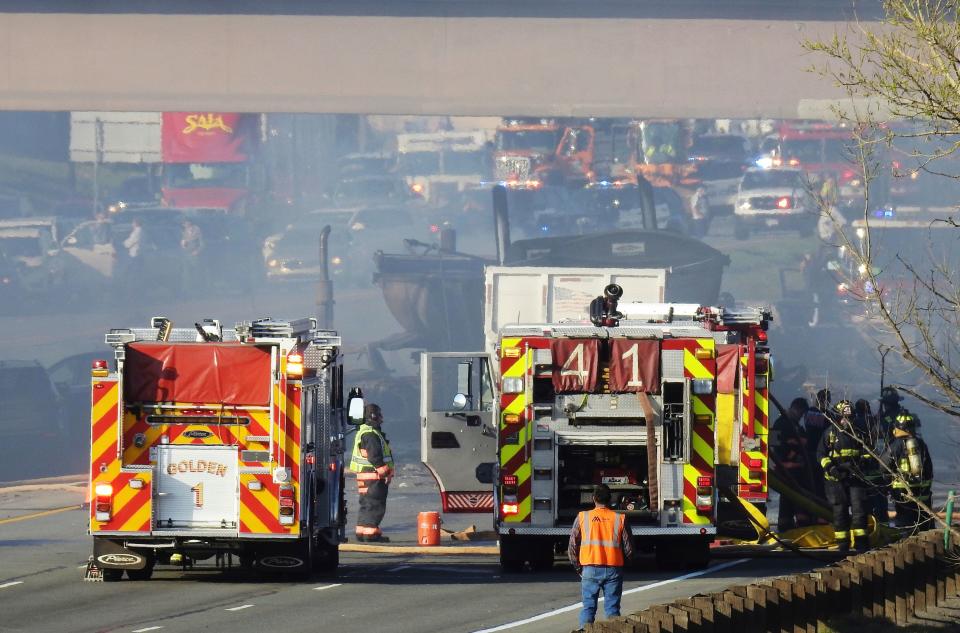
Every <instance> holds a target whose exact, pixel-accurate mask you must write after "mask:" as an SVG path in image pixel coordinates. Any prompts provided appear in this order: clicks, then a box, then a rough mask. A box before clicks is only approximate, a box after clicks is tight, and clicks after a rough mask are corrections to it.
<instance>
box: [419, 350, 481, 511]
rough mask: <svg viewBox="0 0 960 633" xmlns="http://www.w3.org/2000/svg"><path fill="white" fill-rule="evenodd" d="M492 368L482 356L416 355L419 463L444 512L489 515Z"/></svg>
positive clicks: (447, 353)
mask: <svg viewBox="0 0 960 633" xmlns="http://www.w3.org/2000/svg"><path fill="white" fill-rule="evenodd" d="M490 367H491V365H490V357H489V355H488V354H485V353H482V352H478V353H472V354H463V353H455V352H454V353H451V352H438V353H432V354H431V353H424V354H421V355H420V423H421V427H420V459H421V460H422V461H423V463H424V465H425V466H426V467H427V468H429V469H430V472H431V473H432V474H433V477H434V478H435V479H436V480H437V485H438V486H439V487H440V498H441V503H442V504H443V511H444V512H464V513H473V512H477V513H479V512H484V513H485V512H491V511H492V510H493V477H494V466H495V464H496V460H497V433H496V427H495V426H494V424H493V408H494V406H493V405H494V396H495V393H494V389H493V376H492V374H491V372H490ZM455 397H456V399H457V400H458V401H459V402H458V404H454V398H455Z"/></svg>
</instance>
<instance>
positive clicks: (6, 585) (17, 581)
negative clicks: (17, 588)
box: [0, 580, 23, 589]
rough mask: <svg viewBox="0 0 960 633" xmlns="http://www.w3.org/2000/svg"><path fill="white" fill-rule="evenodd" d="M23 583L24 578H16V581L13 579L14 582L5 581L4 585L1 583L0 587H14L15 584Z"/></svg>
mask: <svg viewBox="0 0 960 633" xmlns="http://www.w3.org/2000/svg"><path fill="white" fill-rule="evenodd" d="M22 584H23V581H22V580H14V581H12V582H5V583H3V584H2V585H0V589H6V588H7V587H13V586H14V585H22Z"/></svg>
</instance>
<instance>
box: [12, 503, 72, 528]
mask: <svg viewBox="0 0 960 633" xmlns="http://www.w3.org/2000/svg"><path fill="white" fill-rule="evenodd" d="M82 509H83V506H81V505H72V506H65V507H63V508H54V509H53V510H44V511H43V512H34V513H33V514H24V515H23V516H18V517H10V518H9V519H0V525H5V524H7V523H16V522H17V521H28V520H30V519H39V518H40V517H45V516H50V515H51V514H59V513H61V512H67V511H68V510H82Z"/></svg>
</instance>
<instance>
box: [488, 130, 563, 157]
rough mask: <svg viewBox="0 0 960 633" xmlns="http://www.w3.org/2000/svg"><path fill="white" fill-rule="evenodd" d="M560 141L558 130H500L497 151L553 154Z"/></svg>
mask: <svg viewBox="0 0 960 633" xmlns="http://www.w3.org/2000/svg"><path fill="white" fill-rule="evenodd" d="M559 141H560V139H559V134H558V133H557V131H556V130H500V131H499V132H497V149H498V150H501V151H511V150H525V151H530V152H539V153H541V154H552V153H553V152H554V150H556V149H557V143H558V142H559Z"/></svg>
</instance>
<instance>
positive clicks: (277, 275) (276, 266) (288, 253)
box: [262, 210, 358, 284]
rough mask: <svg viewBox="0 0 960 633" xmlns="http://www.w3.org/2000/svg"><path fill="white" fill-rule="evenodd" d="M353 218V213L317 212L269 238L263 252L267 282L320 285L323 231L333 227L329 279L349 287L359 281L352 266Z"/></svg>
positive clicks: (337, 211) (305, 216) (309, 214)
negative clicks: (299, 282) (340, 281)
mask: <svg viewBox="0 0 960 633" xmlns="http://www.w3.org/2000/svg"><path fill="white" fill-rule="evenodd" d="M353 215H354V212H353V211H340V210H335V211H329V210H321V211H314V212H312V213H307V214H305V215H304V216H303V217H301V218H299V219H298V220H297V221H295V222H294V223H292V224H289V225H287V227H286V228H285V229H284V230H283V231H281V232H279V233H275V234H273V235H270V236H268V237H267V238H266V239H265V240H264V241H263V248H262V254H263V262H264V266H265V269H266V275H267V279H271V280H275V281H317V280H318V279H319V278H320V252H319V239H320V231H321V230H323V227H324V226H327V225H330V227H331V233H330V239H329V241H328V244H329V249H330V257H329V259H330V262H329V263H330V275H331V276H332V277H334V278H338V279H342V280H343V281H345V282H347V283H348V284H352V283H354V282H355V281H358V277H357V276H356V275H354V270H353V267H352V266H350V265H349V263H350V261H351V260H352V256H351V255H352V252H351V249H350V238H351V236H350V231H349V230H348V224H347V223H348V222H349V220H350V218H351V217H353Z"/></svg>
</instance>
